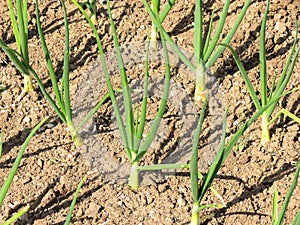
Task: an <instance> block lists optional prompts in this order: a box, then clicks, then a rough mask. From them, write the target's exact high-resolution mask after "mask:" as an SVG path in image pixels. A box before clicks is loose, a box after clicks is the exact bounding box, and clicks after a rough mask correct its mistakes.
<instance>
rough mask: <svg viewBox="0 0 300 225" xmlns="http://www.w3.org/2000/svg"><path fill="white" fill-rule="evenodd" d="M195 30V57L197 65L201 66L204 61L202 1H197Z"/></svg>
mask: <svg viewBox="0 0 300 225" xmlns="http://www.w3.org/2000/svg"><path fill="white" fill-rule="evenodd" d="M194 24H195V30H194V55H195V59H196V64H197V65H198V64H200V62H202V59H203V52H202V47H203V46H202V45H203V43H202V41H203V40H202V33H203V15H202V0H196V8H195V21H194Z"/></svg>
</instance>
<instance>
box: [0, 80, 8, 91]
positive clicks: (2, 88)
mask: <svg viewBox="0 0 300 225" xmlns="http://www.w3.org/2000/svg"><path fill="white" fill-rule="evenodd" d="M6 89H7V87H6V86H4V85H3V84H2V82H0V94H1V93H2V92H3V91H5V90H6Z"/></svg>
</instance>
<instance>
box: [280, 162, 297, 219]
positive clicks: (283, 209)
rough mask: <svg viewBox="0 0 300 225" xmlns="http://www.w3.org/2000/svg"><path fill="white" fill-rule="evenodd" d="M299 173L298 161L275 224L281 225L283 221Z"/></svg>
mask: <svg viewBox="0 0 300 225" xmlns="http://www.w3.org/2000/svg"><path fill="white" fill-rule="evenodd" d="M299 173H300V162H297V167H296V172H295V175H294V179H293V182H292V185H291V187H290V188H289V190H288V193H287V194H286V196H285V199H284V201H283V204H282V207H281V210H280V213H279V216H278V222H277V225H281V224H282V223H283V219H284V216H285V212H286V209H287V207H288V204H289V202H290V199H291V197H292V195H293V192H294V190H295V188H296V186H297V183H298V176H299Z"/></svg>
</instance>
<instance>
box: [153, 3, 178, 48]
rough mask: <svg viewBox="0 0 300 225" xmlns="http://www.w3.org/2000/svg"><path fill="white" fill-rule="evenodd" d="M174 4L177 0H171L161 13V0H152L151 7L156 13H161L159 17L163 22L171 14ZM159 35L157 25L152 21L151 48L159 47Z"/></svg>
mask: <svg viewBox="0 0 300 225" xmlns="http://www.w3.org/2000/svg"><path fill="white" fill-rule="evenodd" d="M174 4H175V0H169V1H168V2H167V4H166V6H165V7H164V9H163V10H162V12H161V13H160V0H152V4H151V8H152V10H153V11H154V12H155V13H156V14H159V13H160V15H159V19H160V21H161V23H162V22H163V21H164V20H165V18H166V17H167V15H168V14H169V12H170V10H171V9H172V6H173V5H174ZM157 36H158V32H157V27H156V26H155V24H154V23H153V22H152V26H151V32H150V48H152V49H157Z"/></svg>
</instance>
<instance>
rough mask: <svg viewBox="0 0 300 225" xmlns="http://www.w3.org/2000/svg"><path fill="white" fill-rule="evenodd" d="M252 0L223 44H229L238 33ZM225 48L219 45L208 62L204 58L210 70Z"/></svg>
mask: <svg viewBox="0 0 300 225" xmlns="http://www.w3.org/2000/svg"><path fill="white" fill-rule="evenodd" d="M250 3H251V0H246V2H245V4H244V6H243V8H242V10H241V12H240V14H239V16H238V18H237V20H236V21H235V23H234V25H233V27H232V28H231V30H230V31H229V33H228V34H227V35H226V37H225V38H224V39H223V41H222V42H223V43H226V44H229V42H230V41H231V39H232V37H233V35H234V34H235V33H236V31H237V29H238V27H239V26H240V24H241V22H242V20H243V18H244V16H245V14H246V12H247V10H248V8H249V6H250ZM224 50H225V47H224V46H221V45H219V46H218V48H217V49H216V50H215V51H214V52H213V53H212V54H211V56H210V57H209V58H208V59H207V61H206V60H205V58H204V62H206V66H207V67H208V68H210V67H211V66H212V65H213V64H214V63H215V62H216V61H217V59H218V58H219V57H220V55H221V54H222V53H223V52H224Z"/></svg>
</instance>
